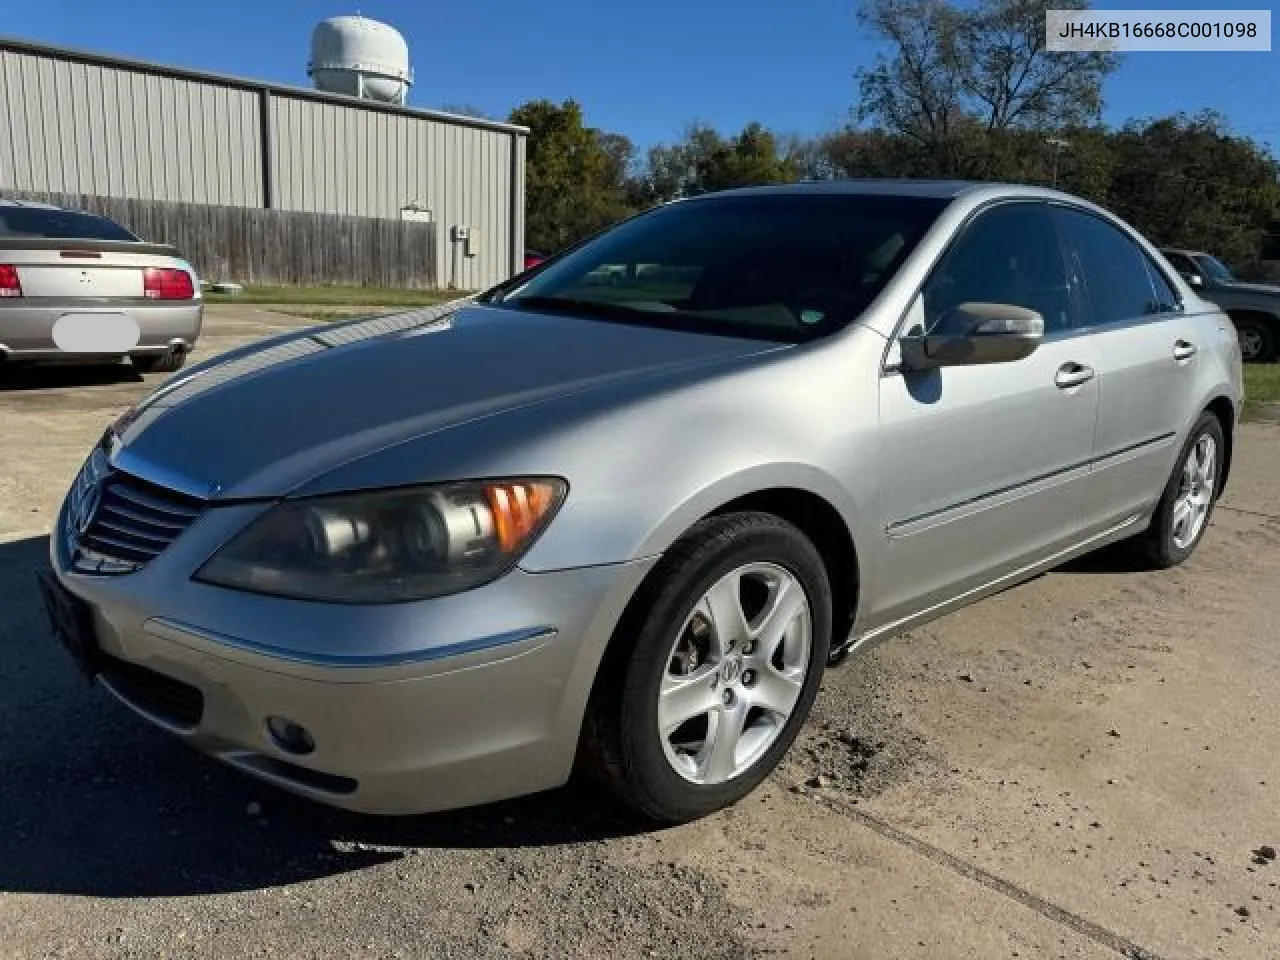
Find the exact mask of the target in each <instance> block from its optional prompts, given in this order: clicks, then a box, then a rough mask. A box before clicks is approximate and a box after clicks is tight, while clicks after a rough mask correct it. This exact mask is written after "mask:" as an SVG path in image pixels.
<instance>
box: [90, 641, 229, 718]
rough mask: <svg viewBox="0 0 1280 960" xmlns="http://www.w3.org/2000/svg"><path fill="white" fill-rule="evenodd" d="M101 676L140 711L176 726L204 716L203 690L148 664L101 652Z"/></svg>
mask: <svg viewBox="0 0 1280 960" xmlns="http://www.w3.org/2000/svg"><path fill="white" fill-rule="evenodd" d="M100 656H101V658H102V663H101V669H102V678H103V679H104V680H105V681H106V682H107V684H108V685H109V686H110V687H111V689H112V690H114V691H115V692H116V695H117V696H120V697H122V698H124V699H125V700H127V701H128V702H129V703H131V704H133V705H134V706H135V707H137V708H138V709H139V710H141V711H143V712H144V713H149V714H151V715H152V716H154V717H156V718H157V719H159V720H163V721H165V722H166V723H170V724H172V725H173V726H176V727H182V728H184V729H193V728H195V727H197V726H199V725H200V718H201V717H203V716H204V694H202V693H201V692H200V690H199V689H198V688H196V687H193V686H191V684H189V683H183V682H182V681H181V680H175V679H174V678H173V677H169V676H166V675H165V674H163V673H157V672H156V671H155V670H152V669H150V668H149V667H144V666H140V665H139V664H136V663H130V662H129V661H127V660H120V659H117V658H116V657H113V656H110V655H109V654H105V653H103V654H101V655H100Z"/></svg>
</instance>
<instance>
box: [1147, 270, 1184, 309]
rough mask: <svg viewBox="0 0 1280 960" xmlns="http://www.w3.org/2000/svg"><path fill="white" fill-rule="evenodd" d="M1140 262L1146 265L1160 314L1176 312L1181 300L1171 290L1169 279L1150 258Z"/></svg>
mask: <svg viewBox="0 0 1280 960" xmlns="http://www.w3.org/2000/svg"><path fill="white" fill-rule="evenodd" d="M1142 262H1143V263H1145V264H1146V265H1147V273H1148V274H1150V275H1151V286H1152V288H1153V289H1154V290H1155V292H1156V304H1157V306H1159V308H1160V312H1161V313H1172V312H1173V311H1175V310H1177V309H1178V307H1179V305H1180V304H1181V303H1182V300H1181V298H1179V296H1178V294H1177V291H1175V290H1174V289H1173V284H1171V283H1170V282H1169V278H1168V277H1166V276H1165V275H1164V271H1163V270H1161V269H1160V268H1159V267H1157V266H1156V265H1155V263H1153V262H1152V260H1151V258H1150V257H1146V256H1144V257H1143V258H1142Z"/></svg>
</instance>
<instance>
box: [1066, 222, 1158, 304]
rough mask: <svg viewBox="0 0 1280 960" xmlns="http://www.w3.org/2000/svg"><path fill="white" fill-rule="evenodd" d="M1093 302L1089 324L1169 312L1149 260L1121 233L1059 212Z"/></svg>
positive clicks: (1090, 299) (1099, 223) (1081, 279)
mask: <svg viewBox="0 0 1280 960" xmlns="http://www.w3.org/2000/svg"><path fill="white" fill-rule="evenodd" d="M1053 215H1054V218H1055V219H1056V220H1057V222H1058V224H1059V226H1060V227H1061V228H1062V232H1063V236H1064V237H1065V239H1066V241H1067V246H1068V247H1069V248H1070V249H1071V251H1072V254H1073V255H1074V257H1075V260H1076V267H1077V269H1078V270H1079V275H1080V281H1081V283H1082V284H1083V286H1084V288H1085V291H1086V293H1087V295H1088V299H1089V315H1088V323H1089V324H1090V325H1091V326H1093V325H1104V324H1109V323H1122V322H1124V321H1126V320H1135V319H1139V318H1141V317H1147V316H1151V315H1152V314H1157V313H1161V312H1163V307H1162V304H1161V303H1160V299H1159V297H1158V296H1157V294H1156V291H1155V288H1154V287H1153V286H1152V279H1151V273H1150V271H1149V269H1148V267H1147V260H1146V257H1145V256H1143V254H1142V251H1141V250H1139V249H1138V248H1137V247H1136V246H1135V245H1134V244H1133V242H1132V241H1131V240H1130V239H1129V238H1128V237H1127V236H1125V235H1124V234H1123V233H1122V232H1121V231H1120V230H1118V229H1116V228H1115V227H1113V226H1112V225H1111V224H1109V223H1107V222H1106V221H1105V220H1102V219H1101V218H1099V217H1095V216H1093V215H1092V214H1088V213H1082V212H1081V211H1078V210H1068V209H1066V208H1063V207H1055V208H1054V211H1053Z"/></svg>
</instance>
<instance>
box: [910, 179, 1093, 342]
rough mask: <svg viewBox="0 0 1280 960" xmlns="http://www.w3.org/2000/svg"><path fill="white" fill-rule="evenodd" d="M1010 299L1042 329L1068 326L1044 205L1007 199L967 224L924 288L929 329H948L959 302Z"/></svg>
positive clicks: (1061, 274) (1066, 299)
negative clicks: (1040, 322) (1041, 321)
mask: <svg viewBox="0 0 1280 960" xmlns="http://www.w3.org/2000/svg"><path fill="white" fill-rule="evenodd" d="M973 302H977V303H1009V304H1013V305H1015V306H1019V307H1027V308H1028V309H1031V310H1035V311H1036V312H1038V313H1039V314H1040V315H1041V316H1042V317H1044V325H1045V331H1046V332H1052V331H1055V330H1063V329H1066V328H1067V327H1069V326H1071V298H1070V294H1069V290H1068V284H1067V275H1066V271H1065V269H1064V267H1063V263H1062V254H1061V250H1060V247H1059V244H1058V237H1057V234H1056V233H1055V232H1054V230H1053V224H1052V223H1051V222H1050V220H1049V215H1048V213H1047V211H1046V210H1045V207H1044V205H1043V204H1039V203H1006V204H1001V205H1000V206H998V207H995V208H994V209H992V210H988V211H987V212H985V213H982V214H980V215H979V216H978V217H977V219H975V220H974V221H973V222H972V223H970V224H969V225H968V226H966V227H965V228H964V230H963V232H962V233H961V234H960V236H959V237H958V238H957V239H956V241H955V242H954V244H953V245H952V246H951V248H950V249H949V250H948V251H947V252H946V253H945V254H944V255H943V258H942V260H941V261H940V262H939V263H938V265H937V266H936V267H934V270H933V273H932V274H931V275H930V277H929V280H928V281H927V282H926V283H925V286H924V310H925V324H926V327H927V330H928V332H930V333H937V334H943V335H946V334H960V333H962V332H963V331H961V330H952V329H948V326H949V319H948V318H949V317H951V316H953V314H952V313H951V311H952V308H954V307H957V306H959V305H960V304H962V303H973Z"/></svg>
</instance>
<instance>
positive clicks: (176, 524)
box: [99, 497, 190, 536]
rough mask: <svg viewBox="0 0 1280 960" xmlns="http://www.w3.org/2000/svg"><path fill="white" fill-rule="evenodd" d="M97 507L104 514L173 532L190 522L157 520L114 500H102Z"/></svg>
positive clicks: (183, 528) (120, 498) (180, 529)
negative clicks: (100, 504)
mask: <svg viewBox="0 0 1280 960" xmlns="http://www.w3.org/2000/svg"><path fill="white" fill-rule="evenodd" d="M123 499H124V498H123V497H119V498H116V500H123ZM99 509H100V510H101V511H102V512H103V513H104V514H112V515H114V516H117V517H120V518H121V519H122V520H126V521H128V522H130V523H138V524H143V525H145V526H148V527H156V528H158V529H161V530H172V531H174V533H175V534H176V533H180V532H182V531H183V530H185V529H186V528H187V525H188V524H189V523H190V521H184V520H174V519H173V518H169V519H167V520H159V519H157V518H155V517H149V516H147V515H146V514H144V513H142V512H141V511H139V510H136V509H130V508H129V507H126V506H124V505H123V504H121V503H119V502H116V501H115V500H104V501H103V502H102V506H101V507H99ZM172 535H173V534H170V536H172Z"/></svg>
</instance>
